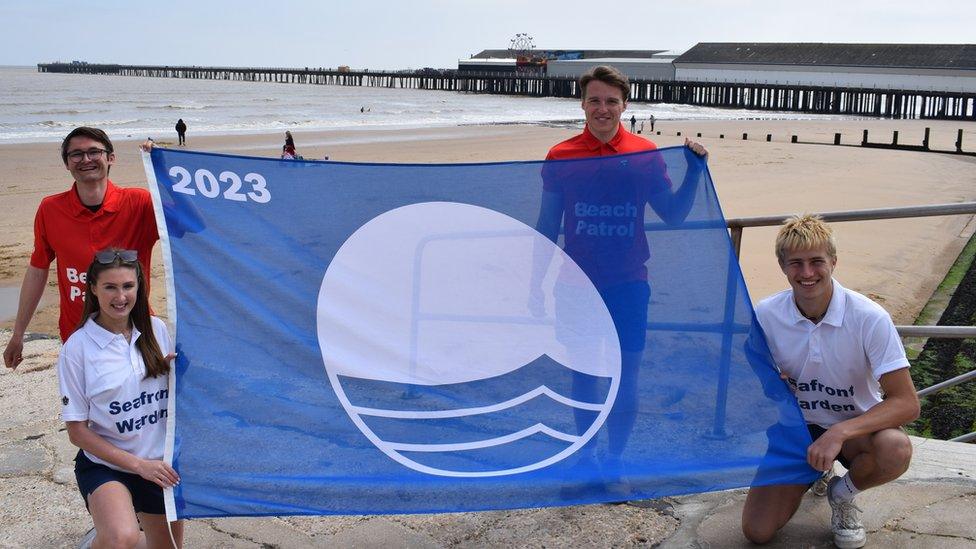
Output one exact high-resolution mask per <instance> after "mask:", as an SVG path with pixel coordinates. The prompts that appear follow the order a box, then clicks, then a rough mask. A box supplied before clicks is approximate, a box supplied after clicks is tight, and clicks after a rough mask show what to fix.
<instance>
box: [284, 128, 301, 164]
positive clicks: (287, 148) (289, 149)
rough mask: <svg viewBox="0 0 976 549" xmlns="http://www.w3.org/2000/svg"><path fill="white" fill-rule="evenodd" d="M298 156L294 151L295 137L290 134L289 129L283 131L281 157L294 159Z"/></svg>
mask: <svg viewBox="0 0 976 549" xmlns="http://www.w3.org/2000/svg"><path fill="white" fill-rule="evenodd" d="M297 157H298V152H297V151H295V139H294V138H293V137H292V136H291V132H290V131H287V130H286V131H285V145H284V146H283V147H282V148H281V158H284V159H288V160H291V159H294V158H297Z"/></svg>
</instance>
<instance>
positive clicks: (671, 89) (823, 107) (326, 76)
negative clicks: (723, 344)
mask: <svg viewBox="0 0 976 549" xmlns="http://www.w3.org/2000/svg"><path fill="white" fill-rule="evenodd" d="M37 70H38V71H39V72H52V73H74V74H115V75H121V76H148V77H157V78H190V79H209V80H235V81H245V82H280V83H296V84H324V85H335V86H368V87H377V88H409V89H418V90H444V91H457V92H467V93H488V94H499V95H524V96H532V97H565V98H570V97H579V90H578V86H577V84H576V80H575V79H573V78H568V77H556V76H547V75H523V74H495V73H468V72H458V71H455V70H436V69H421V70H416V71H370V70H361V71H351V70H345V69H325V68H309V67H305V68H274V67H265V68H259V67H249V68H245V67H194V66H190V67H169V66H152V65H115V64H92V63H43V64H39V65H37ZM631 101H635V102H641V103H677V104H683V105H699V106H706V107H718V108H725V109H750V110H759V111H762V110H769V111H788V112H803V113H811V114H838V115H853V116H874V117H881V118H924V119H934V120H965V121H976V94H974V93H963V92H949V91H917V90H895V89H892V90H882V89H873V88H872V89H865V88H845V87H826V86H804V85H788V84H753V83H728V82H681V81H663V80H631Z"/></svg>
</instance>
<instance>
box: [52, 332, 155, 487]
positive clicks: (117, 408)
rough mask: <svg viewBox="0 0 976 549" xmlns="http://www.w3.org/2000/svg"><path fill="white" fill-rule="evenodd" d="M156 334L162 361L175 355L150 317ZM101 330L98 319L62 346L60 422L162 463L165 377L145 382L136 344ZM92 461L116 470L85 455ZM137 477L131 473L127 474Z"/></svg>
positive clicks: (59, 370)
mask: <svg viewBox="0 0 976 549" xmlns="http://www.w3.org/2000/svg"><path fill="white" fill-rule="evenodd" d="M152 326H153V332H154V333H155V335H156V341H157V342H158V343H159V348H160V350H161V351H162V353H163V356H166V355H167V354H169V353H171V352H172V348H173V345H172V342H171V341H170V338H169V332H168V331H167V330H166V324H164V323H163V321H162V320H160V319H158V318H156V317H152ZM140 337H142V334H140V333H139V331H138V330H137V329H135V327H133V330H132V338H131V342H127V341H126V340H125V338H124V337H123V336H122V335H121V334H113V333H112V332H109V331H108V330H106V329H105V328H102V327H101V326H99V325H98V324H97V323H96V322H95V320H94V315H93V316H92V317H91V318H89V319H88V321H87V322H85V325H84V326H82V328H81V329H80V330H77V331H75V333H73V334H71V337H69V338H68V341H65V342H64V346H63V347H62V348H61V355H60V356H59V357H58V382H59V385H60V387H61V404H62V409H61V419H62V420H64V421H85V420H87V421H88V426H89V428H90V429H91V430H92V431H94V432H95V434H97V435H99V436H101V437H102V438H104V439H105V440H107V441H108V442H109V443H111V444H112V445H113V446H115V447H117V448H120V449H122V450H125V451H126V452H129V453H130V454H133V455H135V456H138V457H140V458H143V459H162V458H163V446H164V443H165V439H166V417H167V408H166V404H167V402H168V399H169V385H168V378H167V376H157V377H154V378H153V377H150V378H147V377H146V364H145V362H143V359H142V353H140V352H139V348H138V347H136V341H137V340H138V339H139V338H140ZM85 455H87V456H88V459H90V460H92V461H94V462H95V463H101V464H103V465H106V466H108V467H111V468H112V469H116V470H120V471H123V470H124V469H121V468H119V467H116V466H114V465H112V464H111V463H106V462H105V461H103V460H101V459H98V458H97V457H95V456H93V455H91V454H90V453H88V452H85ZM127 472H130V473H131V472H133V471H127Z"/></svg>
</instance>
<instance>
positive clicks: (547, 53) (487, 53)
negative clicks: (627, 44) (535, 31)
mask: <svg viewBox="0 0 976 549" xmlns="http://www.w3.org/2000/svg"><path fill="white" fill-rule="evenodd" d="M666 51H668V50H546V49H538V48H536V49H534V50H532V52H533V53H535V54H536V55H539V56H543V57H546V58H547V59H554V58H557V57H561V56H563V55H565V54H569V53H579V54H580V59H601V58H607V57H609V58H617V57H619V58H637V59H648V58H651V57H654V55H655V54H658V53H664V52H666ZM493 57H501V58H505V57H513V55H512V51H511V50H482V51H481V52H480V53H476V54H475V55H472V56H471V58H472V59H490V58H493Z"/></svg>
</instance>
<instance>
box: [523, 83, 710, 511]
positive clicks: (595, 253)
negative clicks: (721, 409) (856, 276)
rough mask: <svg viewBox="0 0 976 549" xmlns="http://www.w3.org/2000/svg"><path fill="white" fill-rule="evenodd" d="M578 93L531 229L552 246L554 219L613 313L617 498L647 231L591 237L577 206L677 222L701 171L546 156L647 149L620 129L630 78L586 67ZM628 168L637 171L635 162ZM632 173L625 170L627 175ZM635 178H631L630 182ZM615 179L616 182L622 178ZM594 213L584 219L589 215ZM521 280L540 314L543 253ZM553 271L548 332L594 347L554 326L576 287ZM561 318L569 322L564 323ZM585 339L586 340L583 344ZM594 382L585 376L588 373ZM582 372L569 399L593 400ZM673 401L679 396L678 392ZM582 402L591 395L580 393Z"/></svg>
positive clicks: (612, 459) (638, 355)
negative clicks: (569, 131)
mask: <svg viewBox="0 0 976 549" xmlns="http://www.w3.org/2000/svg"><path fill="white" fill-rule="evenodd" d="M579 86H580V89H581V90H582V96H583V99H582V108H583V112H584V113H585V116H586V125H585V126H584V128H583V132H582V133H581V134H579V135H577V136H575V137H572V138H570V139H567V140H566V141H563V142H561V143H558V144H557V145H555V146H553V147H552V148H551V149H550V150H549V154H548V155H547V156H546V160H547V162H546V164H544V166H543V172H542V181H543V192H542V201H541V206H540V210H539V219H538V221H537V223H536V230H537V231H538V232H539V233H541V234H542V235H544V236H545V237H546V238H548V239H549V240H550V241H552V242H553V243H555V242H557V238H558V236H559V234H560V226H562V227H564V228H565V229H564V231H563V233H564V235H565V244H564V250H565V251H566V253H567V254H568V255H569V256H570V257H572V258H573V259H574V260H575V261H576V263H577V264H578V265H579V266H580V268H581V269H582V270H583V272H584V273H586V275H587V276H588V278H589V279H590V280H591V281H592V283H593V285H594V286H595V287H596V289H597V290H598V291H599V293H600V296H601V298H602V299H603V300H604V302H605V304H606V306H607V309H608V310H609V312H610V316H611V318H612V319H613V322H614V325H615V327H616V329H617V333H618V337H619V345H620V350H621V381H620V389H619V392H618V393H617V398H616V401H615V404H614V407H613V410H612V411H611V412H610V415H609V417H608V418H607V425H608V434H609V447H608V450H609V452H608V456H607V459H606V461H605V463H604V465H605V467H604V469H603V473H602V474H603V475H605V477H604V480H605V481H606V483H607V487H608V488H607V489H608V490H609V491H611V492H612V493H613V494H614V495H615V496H619V497H620V498H621V499H622V500H623V499H627V497H628V496H629V495H630V493H631V491H632V487H631V486H630V485H629V484H628V483H627V481H626V480H625V464H624V463H623V459H622V458H623V453H624V450H625V448H626V446H627V441H628V438H629V437H630V433H631V431H632V430H633V427H634V422H635V421H636V418H637V409H638V394H637V375H638V369H639V368H640V364H641V362H642V357H643V353H644V347H645V340H646V335H647V334H646V332H647V308H648V303H649V299H650V285H649V284H648V279H647V267H646V261H647V260H648V258H649V257H650V252H649V249H648V244H647V237H646V234H645V233H644V231H643V230H638V231H636V232H634V233H633V234H630V233H629V232H628V233H627V234H619V233H618V232H616V231H614V232H613V234H609V233H605V234H599V231H595V232H590V231H583V232H581V231H579V230H577V231H574V230H572V228H574V227H578V226H579V223H580V222H583V223H584V224H588V222H587V218H585V217H584V216H581V215H580V214H579V213H578V212H580V211H584V210H587V209H588V205H592V204H601V205H602V206H603V207H601V208H600V210H601V211H603V210H606V211H608V212H618V213H619V215H614V216H612V217H608V218H605V219H604V218H599V220H598V221H597V222H594V223H600V224H603V225H606V224H614V225H623V226H635V227H643V226H644V215H645V214H644V211H645V207H644V205H645V204H650V205H651V207H652V208H653V209H654V211H655V212H656V213H657V214H658V215H660V216H661V218H662V219H663V220H664V221H666V222H667V223H669V224H678V223H681V222H682V221H683V220H684V219H685V217H686V216H687V215H688V212H689V210H690V208H691V205H692V203H693V201H694V197H695V193H696V192H697V188H698V183H699V180H700V179H701V176H702V168H701V165H700V163H698V162H689V169H688V170H687V171H686V173H685V176H684V180H683V181H682V184H681V186H680V188H678V189H676V190H674V185H673V184H672V182H671V181H670V179H669V178H668V175H667V171H666V167H665V166H664V163H663V161H662V160H661V158H660V157H659V156H657V155H644V156H633V157H631V158H630V159H629V160H628V163H627V166H628V168H626V169H624V168H622V169H623V170H624V172H623V176H622V178H621V177H618V178H617V179H613V178H609V177H600V176H599V174H598V173H593V172H594V168H593V166H592V164H591V163H577V162H548V161H554V160H566V159H577V158H588V157H599V156H610V155H617V154H626V153H635V152H641V151H652V150H654V149H656V148H657V145H655V144H654V143H653V142H651V141H648V140H647V139H644V138H643V137H639V136H637V135H634V134H633V133H630V132H628V131H627V130H626V129H624V126H623V124H622V123H621V120H620V118H621V115H622V114H623V112H624V111H625V110H626V108H627V99H628V97H629V93H630V84H629V82H628V80H627V77H626V76H624V75H623V74H622V73H620V72H619V71H618V70H617V69H615V68H613V67H609V66H598V67H595V68H593V69H592V70H591V71H589V72H587V73H585V74H584V75H583V76H582V77H581V78H580V81H579ZM685 146H686V147H688V154H694V155H698V156H700V157H707V155H708V151H706V150H705V148H704V147H702V146H701V145H700V144H698V143H695V142H692V141H689V140H687V139H686V140H685ZM634 168H636V169H634ZM631 174H633V175H631ZM634 177H637V178H638V180H634ZM620 179H624V180H625V181H622V180H620ZM592 219H593V218H592V217H591V218H589V220H592ZM534 255H535V257H536V260H535V262H534V264H533V269H532V274H531V277H530V282H529V304H528V305H529V311H530V312H531V313H532V315H533V316H536V317H541V316H544V315H545V296H544V295H543V293H542V281H543V278H544V277H545V274H546V271H547V269H548V263H549V261H551V252H550V255H544V254H541V253H536V254H534ZM568 278H569V277H568V276H567V274H566V273H561V274H560V278H559V279H558V280H557V283H556V287H555V289H554V296H555V300H556V303H555V310H556V338H557V339H558V340H560V342H562V343H563V344H565V345H566V346H567V348H568V349H569V352H570V353H573V354H574V355H577V356H586V354H588V352H590V351H589V348H594V347H595V348H600V346H602V345H603V341H602V340H601V341H596V342H592V341H588V340H587V339H586V337H579V334H572V333H568V332H569V331H570V330H563V329H561V325H563V324H565V325H566V326H570V325H572V319H570V318H569V317H571V316H572V311H573V310H574V309H575V308H576V305H575V303H574V300H575V299H576V296H577V295H579V292H578V291H575V289H576V288H578V287H579V286H580V285H579V284H578V283H576V282H574V281H572V280H569V279H568ZM567 321H568V322H567ZM587 346H589V347H588V348H587ZM590 380H592V378H590ZM591 385H592V382H591V381H588V380H586V379H584V378H582V377H581V376H576V377H574V379H573V388H572V393H573V398H574V399H579V400H581V401H584V402H594V401H595V400H594V399H592V398H591V397H592V395H591V394H592V393H594V392H596V390H597V389H596V387H592V386H591ZM677 398H680V396H679V397H677ZM588 399H589V400H588ZM576 420H577V429H580V432H581V433H582V432H583V430H584V429H585V428H586V426H587V425H588V424H589V422H588V421H587V420H586V418H583V417H581V416H577V418H576ZM580 461H581V463H584V464H586V465H584V466H589V467H592V468H594V469H595V468H596V467H597V465H596V448H595V445H594V444H592V443H591V444H588V445H587V446H585V447H584V449H583V450H581V451H580Z"/></svg>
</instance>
